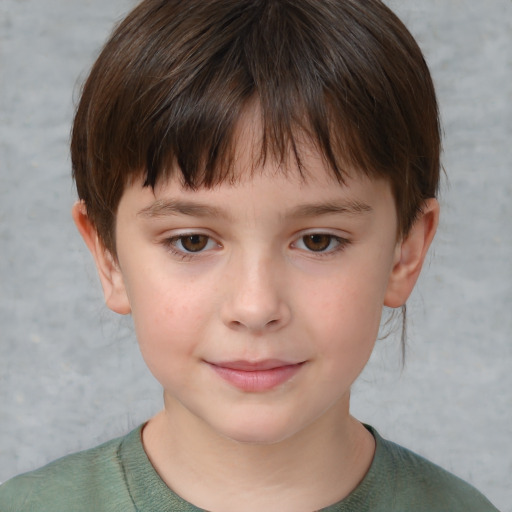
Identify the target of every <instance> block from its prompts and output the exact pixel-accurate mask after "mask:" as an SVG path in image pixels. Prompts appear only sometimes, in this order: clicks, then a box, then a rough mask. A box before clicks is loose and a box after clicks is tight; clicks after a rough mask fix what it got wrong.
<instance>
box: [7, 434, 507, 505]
mask: <svg viewBox="0 0 512 512" xmlns="http://www.w3.org/2000/svg"><path fill="white" fill-rule="evenodd" d="M141 429H142V427H139V428H138V429H136V430H134V431H133V432H131V433H130V434H128V435H127V436H125V437H122V438H119V439H114V440H112V441H109V442H108V443H105V444H103V445H101V446H98V447H97V448H93V449H92V450H87V451H85V452H80V453H76V454H73V455H68V456H67V457H64V458H62V459H59V460H57V461H55V462H53V463H51V464H49V465H47V466H45V467H44V468H41V469H39V470H37V471H33V472H31V473H27V474H25V475H21V476H18V477H16V478H13V479H12V480H10V481H8V482H6V483H5V484H3V485H2V486H0V511H1V512H86V511H87V512H92V511H94V512H135V511H139V512H192V511H198V510H201V509H199V508H197V507H195V506H194V505H192V504H190V503H188V502H186V501H185V500H183V499H182V498H180V497H179V496H178V495H177V494H175V493H174V492H173V491H172V490H171V489H169V488H168V487H167V486H166V484H165V483H164V482H163V481H162V480H161V479H160V477H159V476H158V474H157V473H156V471H155V470H154V468H153V466H152V465H151V463H150V461H149V459H148V457H147V456H146V453H145V452H144V448H143V446H142V441H141ZM368 429H369V430H370V432H371V433H372V434H373V435H374V437H375V439H376V451H375V456H374V460H373V462H372V464H371V466H370V469H369V471H368V473H367V474H366V476H365V478H364V479H363V481H362V482H361V483H360V484H359V486H358V487H357V488H356V489H355V490H354V491H353V492H352V493H351V494H350V495H349V496H348V497H346V498H345V499H344V500H342V501H340V502H339V503H336V504H333V505H331V506H329V507H327V508H324V509H322V510H323V511H324V512H366V511H368V512H370V511H372V512H391V511H396V512H398V511H402V512H492V511H494V512H496V511H497V509H496V508H495V507H493V505H491V503H489V501H487V500H486V499H485V498H484V497H483V496H482V495H481V494H480V493H479V492H478V491H476V490H475V489H474V488H473V487H471V486H470V485H469V484H467V483H465V482H464V481H462V480H460V479H459V478H457V477H456V476H454V475H452V474H450V473H448V472H447V471H445V470H443V469H441V468H440V467H438V466H436V465H434V464H432V463H431V462H428V461H427V460H425V459H424V458H422V457H420V456H419V455H416V454H414V453H412V452H411V451H409V450H406V449H405V448H402V447H400V446H398V445H396V444H394V443H391V442H389V441H386V440H384V439H382V438H381V437H380V436H379V434H378V433H377V432H376V431H375V430H374V429H372V428H371V427H368ZM241 512H243V511H241Z"/></svg>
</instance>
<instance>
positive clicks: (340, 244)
mask: <svg viewBox="0 0 512 512" xmlns="http://www.w3.org/2000/svg"><path fill="white" fill-rule="evenodd" d="M192 236H201V237H206V238H207V239H208V241H207V243H206V245H208V244H209V243H210V242H212V241H213V242H215V240H214V239H213V238H212V237H210V236H208V235H204V234H202V233H183V234H180V235H176V236H173V237H169V238H166V239H165V240H164V241H163V245H164V247H166V249H167V250H168V251H169V252H171V254H172V255H173V256H176V257H178V258H179V259H180V260H181V261H191V260H192V259H193V258H195V257H198V256H200V255H201V254H202V253H204V252H205V249H201V250H199V251H186V250H181V249H177V248H176V243H177V242H179V241H180V240H184V239H185V238H187V237H192ZM308 236H326V237H329V239H330V240H329V245H330V244H331V243H332V241H335V242H336V243H337V245H336V246H335V247H334V248H332V249H329V250H323V251H314V250H308V249H301V248H297V247H296V244H297V243H298V242H303V241H304V239H305V238H306V237H308ZM215 243H216V245H217V247H220V244H218V243H217V242H215ZM351 243H352V242H351V241H350V240H348V239H346V238H342V237H339V236H336V235H332V234H330V233H322V232H311V233H306V234H304V235H302V236H301V237H299V238H298V239H297V240H296V241H295V242H294V243H293V244H292V246H294V245H295V248H297V249H298V250H302V251H305V252H306V253H309V254H311V255H313V256H314V257H319V258H325V257H329V256H333V255H334V254H337V253H339V252H342V251H343V250H345V249H346V248H347V247H348V246H349V245H350V244H351Z"/></svg>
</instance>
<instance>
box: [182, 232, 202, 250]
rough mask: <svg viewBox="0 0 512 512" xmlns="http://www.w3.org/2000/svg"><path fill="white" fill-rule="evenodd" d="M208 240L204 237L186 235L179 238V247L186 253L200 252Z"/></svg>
mask: <svg viewBox="0 0 512 512" xmlns="http://www.w3.org/2000/svg"><path fill="white" fill-rule="evenodd" d="M208 240H209V238H208V237H207V236H205V235H187V236H181V237H180V242H181V245H182V246H183V248H184V249H185V250H186V251H188V252H199V251H202V250H203V249H204V248H205V247H206V245H207V244H208Z"/></svg>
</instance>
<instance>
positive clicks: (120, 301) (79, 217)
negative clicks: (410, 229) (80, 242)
mask: <svg viewBox="0 0 512 512" xmlns="http://www.w3.org/2000/svg"><path fill="white" fill-rule="evenodd" d="M72 216H73V220H74V221H75V225H76V227H77V229H78V231H79V232H80V234H81V235H82V238H83V239H84V242H85V244H86V245H87V247H88V248H89V250H90V251H91V254H92V256H93V258H94V261H95V263H96V268H97V270H98V275H99V277H100V281H101V286H102V288H103V294H104V296H105V302H106V304H107V306H108V307H109V308H110V309H111V310H112V311H115V312H116V313H119V314H121V315H127V314H129V313H130V312H131V308H130V302H129V300H128V295H127V293H126V288H125V284H124V280H123V275H122V273H121V269H120V267H119V264H118V262H117V261H116V260H115V258H114V257H113V256H112V254H111V253H110V251H108V250H107V249H106V248H105V246H104V245H103V243H102V242H101V240H100V238H99V236H98V233H97V231H96V228H95V227H94V225H93V224H92V222H91V221H90V219H89V217H88V215H87V208H86V206H85V203H84V202H83V201H77V202H76V203H75V204H74V205H73V209H72Z"/></svg>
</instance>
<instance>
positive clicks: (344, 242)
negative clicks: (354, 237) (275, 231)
mask: <svg viewBox="0 0 512 512" xmlns="http://www.w3.org/2000/svg"><path fill="white" fill-rule="evenodd" d="M311 235H321V236H328V237H331V238H332V240H335V241H336V242H337V244H336V246H335V247H333V248H332V249H328V250H325V251H313V250H311V249H308V248H307V247H305V248H301V247H297V244H298V243H299V242H302V240H303V239H304V237H307V236H311ZM351 243H352V241H351V240H350V239H349V238H347V237H345V236H342V235H340V234H339V233H338V234H335V233H332V232H330V231H329V230H328V229H326V230H323V229H310V230H307V231H302V232H300V233H299V234H298V235H297V236H295V238H294V241H293V242H292V244H291V247H293V248H295V249H298V250H300V251H304V252H305V253H306V254H308V255H312V256H315V257H326V256H332V255H334V254H336V253H337V252H340V251H343V250H344V249H345V248H346V247H347V246H348V245H350V244H351Z"/></svg>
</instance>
